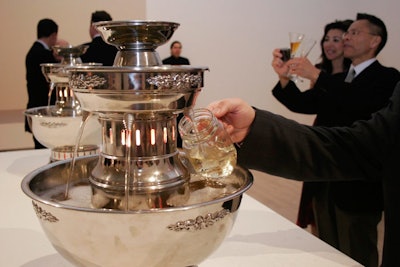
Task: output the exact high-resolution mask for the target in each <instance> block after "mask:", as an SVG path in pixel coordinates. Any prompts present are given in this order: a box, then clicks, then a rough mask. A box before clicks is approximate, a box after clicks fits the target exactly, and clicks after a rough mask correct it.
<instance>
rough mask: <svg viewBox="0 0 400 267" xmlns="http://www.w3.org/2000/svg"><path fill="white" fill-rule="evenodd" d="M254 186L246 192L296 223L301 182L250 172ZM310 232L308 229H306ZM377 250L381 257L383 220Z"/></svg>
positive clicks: (379, 230)
mask: <svg viewBox="0 0 400 267" xmlns="http://www.w3.org/2000/svg"><path fill="white" fill-rule="evenodd" d="M251 172H252V173H253V175H254V177H255V178H254V184H253V186H252V187H251V188H250V190H249V191H248V192H247V193H248V194H249V195H250V196H252V197H253V198H255V199H257V200H258V201H260V202H261V203H263V204H264V205H266V206H268V207H269V208H271V209H272V210H274V211H276V212H277V213H279V214H280V215H282V216H283V217H285V218H287V219H288V220H290V221H292V222H293V223H295V222H296V218H297V211H298V207H299V200H300V195H301V187H302V182H298V181H293V180H288V179H284V178H281V177H276V176H272V175H269V174H266V173H262V172H258V171H254V170H252V171H251ZM306 230H307V231H309V232H310V229H306ZM378 235H379V236H378V249H379V253H380V257H381V256H382V245H383V220H382V221H381V223H380V224H379V226H378Z"/></svg>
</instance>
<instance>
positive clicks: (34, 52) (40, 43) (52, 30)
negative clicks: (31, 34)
mask: <svg viewBox="0 0 400 267" xmlns="http://www.w3.org/2000/svg"><path fill="white" fill-rule="evenodd" d="M57 34H58V25H57V24H56V23H55V22H54V21H53V20H51V19H42V20H40V21H39V23H38V25H37V40H36V41H35V42H34V43H33V45H32V47H31V48H30V49H29V52H28V54H27V55H26V58H25V67H26V82H27V89H28V104H27V108H28V109H29V108H33V107H41V106H47V105H48V101H49V90H50V87H49V83H48V82H47V81H46V78H45V76H44V75H43V73H42V69H41V66H40V64H42V63H56V62H57V59H56V58H55V56H54V54H53V52H52V50H51V48H52V46H54V45H55V44H56V42H57ZM52 93H53V94H52V95H51V100H50V104H51V105H54V103H55V92H54V90H53V92H52ZM25 131H27V132H31V129H30V127H29V124H28V121H27V119H26V118H25ZM33 141H34V143H35V148H44V146H43V145H42V144H40V143H39V142H38V141H37V140H36V139H35V137H33Z"/></svg>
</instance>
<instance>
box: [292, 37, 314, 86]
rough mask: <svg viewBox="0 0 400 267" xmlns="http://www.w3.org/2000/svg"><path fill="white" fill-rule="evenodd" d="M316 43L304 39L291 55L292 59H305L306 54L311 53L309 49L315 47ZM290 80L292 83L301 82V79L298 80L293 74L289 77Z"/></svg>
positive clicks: (309, 39) (312, 40)
mask: <svg viewBox="0 0 400 267" xmlns="http://www.w3.org/2000/svg"><path fill="white" fill-rule="evenodd" d="M315 44H316V41H315V40H314V39H311V38H304V39H303V40H302V41H301V43H300V45H299V47H298V48H297V49H296V52H295V53H294V54H293V56H292V58H294V57H307V56H308V54H309V53H310V52H311V49H312V48H313V47H314V46H315ZM289 77H290V79H291V80H292V81H293V82H297V81H300V82H302V81H303V80H302V79H299V77H298V76H297V75H295V74H291V75H289Z"/></svg>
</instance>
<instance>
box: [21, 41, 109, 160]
mask: <svg viewBox="0 0 400 267" xmlns="http://www.w3.org/2000/svg"><path fill="white" fill-rule="evenodd" d="M87 48H88V46H87V45H80V46H54V47H53V50H54V51H55V52H56V53H57V54H58V55H59V56H60V57H61V58H62V60H61V62H60V63H44V64H41V68H42V73H43V75H44V76H45V77H46V79H47V81H48V82H49V83H50V91H49V102H48V103H49V104H48V105H47V106H45V107H36V108H30V109H28V110H26V111H25V115H26V117H27V118H28V122H29V125H30V127H31V130H32V134H33V135H34V136H35V138H36V139H37V140H38V141H39V142H40V143H41V144H42V145H44V146H45V147H47V148H50V149H51V156H50V159H51V161H56V160H63V159H67V158H72V157H73V155H74V153H75V144H76V137H77V135H78V132H79V130H80V125H81V124H82V123H83V121H86V124H87V125H86V127H85V132H84V133H83V134H82V138H81V140H80V142H79V146H78V147H77V154H78V155H80V156H84V155H94V154H97V153H98V152H99V144H100V143H101V141H100V136H101V135H100V134H99V129H100V124H99V123H98V121H97V119H96V118H95V117H94V116H92V117H91V118H89V119H86V116H87V113H86V112H84V111H82V110H81V106H80V104H79V101H78V100H77V99H76V97H75V96H74V93H73V91H72V89H71V88H70V87H69V84H68V82H69V80H68V72H67V68H68V67H72V66H100V65H101V64H100V63H86V64H83V63H82V60H81V58H80V56H81V55H82V54H83V53H85V51H86V49H87ZM54 89H55V90H56V102H55V105H50V98H51V94H52V91H53V90H54Z"/></svg>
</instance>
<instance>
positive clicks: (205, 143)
mask: <svg viewBox="0 0 400 267" xmlns="http://www.w3.org/2000/svg"><path fill="white" fill-rule="evenodd" d="M188 115H189V116H188ZM188 115H186V116H184V117H183V118H182V119H181V120H180V121H179V124H178V129H179V133H180V135H181V137H182V149H183V151H184V152H185V154H186V158H187V160H188V163H189V164H190V165H191V166H189V167H191V169H192V170H193V171H194V172H195V173H197V174H200V175H202V176H204V177H206V178H219V177H225V176H228V175H230V174H231V173H232V171H233V170H234V168H235V166H236V161H237V154H236V148H235V146H234V145H233V143H232V140H231V138H230V136H229V135H228V133H227V132H226V131H225V129H224V127H223V125H222V123H221V122H220V121H218V119H217V118H216V117H215V116H214V115H213V114H212V112H211V111H210V110H208V109H205V108H200V109H194V110H191V111H190V113H189V114H188Z"/></svg>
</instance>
